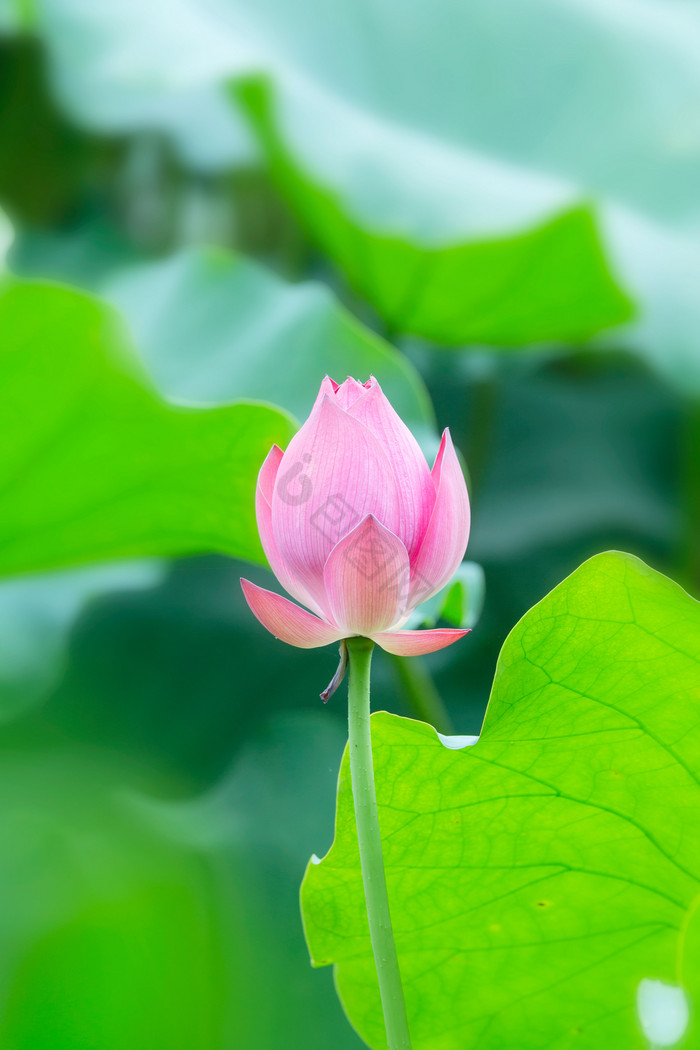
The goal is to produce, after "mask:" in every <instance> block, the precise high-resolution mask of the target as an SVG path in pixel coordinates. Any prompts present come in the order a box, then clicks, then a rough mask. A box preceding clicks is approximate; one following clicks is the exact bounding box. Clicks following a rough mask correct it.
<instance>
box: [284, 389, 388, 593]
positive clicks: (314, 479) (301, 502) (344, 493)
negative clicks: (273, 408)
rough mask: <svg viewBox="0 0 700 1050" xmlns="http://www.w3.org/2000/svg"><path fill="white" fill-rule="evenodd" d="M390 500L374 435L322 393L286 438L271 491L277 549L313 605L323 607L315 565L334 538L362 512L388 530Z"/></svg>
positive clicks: (385, 462) (348, 528)
mask: <svg viewBox="0 0 700 1050" xmlns="http://www.w3.org/2000/svg"><path fill="white" fill-rule="evenodd" d="M302 474H303V475H304V477H305V479H306V481H305V483H304V488H303V489H302V488H301V487H300V485H299V478H300V477H301V475H302ZM398 504H399V500H398V495H397V490H396V482H395V480H394V475H393V470H392V466H391V463H390V462H389V458H388V456H387V455H386V453H385V452H384V450H383V448H382V447H381V445H380V444H379V442H378V441H377V439H376V438H375V437H374V435H373V434H372V433H371V431H369V430H368V429H367V427H365V426H364V425H363V424H362V423H360V422H358V420H356V419H353V417H352V416H350V415H348V413H347V412H344V411H343V410H342V409H341V408H339V407H338V406H337V404H335V402H334V401H332V400H331V398H329V397H324V399H323V401H321V403H320V404H319V405H318V407H317V408H316V409H314V411H313V412H312V413H311V415H310V416H309V418H308V420H307V421H306V423H304V426H303V427H302V428H301V430H300V431H299V432H298V433H297V434H296V435H295V436H294V437H293V438H292V440H291V441H290V443H289V448H288V449H287V451H286V452H285V453H284V456H283V457H282V462H281V463H280V466H279V472H278V475H277V482H276V485H275V490H274V493H273V496H272V527H273V532H274V538H275V543H276V546H277V550H278V551H279V553H280V555H281V557H282V559H283V561H284V563H285V565H286V567H287V570H288V571H289V572H290V573H292V575H294V576H295V577H296V578H297V579H298V580H299V582H300V583H301V584H302V586H303V587H304V588H305V589H306V590H307V591H308V592H309V594H310V595H311V597H312V598H313V599H314V601H315V602H316V604H317V605H318V606H320V607H321V608H325V591H324V582H323V567H324V565H325V564H326V561H327V559H328V555H329V554H330V552H331V551H332V550H333V548H334V547H335V545H336V543H338V541H339V540H341V539H342V538H343V536H345V535H347V533H348V532H350V531H351V529H353V528H354V527H355V526H356V525H358V524H359V523H360V522H361V521H362V519H363V518H364V517H366V515H367V514H374V516H375V517H376V518H377V519H378V520H379V521H381V522H382V524H383V525H384V526H385V527H386V528H387V529H389V531H391V532H393V533H394V534H396V528H397V526H398V521H399V509H398Z"/></svg>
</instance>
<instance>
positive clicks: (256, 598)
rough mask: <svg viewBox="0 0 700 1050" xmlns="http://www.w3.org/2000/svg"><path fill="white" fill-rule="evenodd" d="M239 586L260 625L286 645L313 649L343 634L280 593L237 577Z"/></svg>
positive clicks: (336, 639) (327, 643)
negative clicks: (274, 592)
mask: <svg viewBox="0 0 700 1050" xmlns="http://www.w3.org/2000/svg"><path fill="white" fill-rule="evenodd" d="M241 587H242V588H243V594H244V595H245V600H246V601H247V602H248V605H249V606H250V609H251V611H252V612H253V614H254V615H255V616H257V618H258V619H259V620H260V623H261V624H262V625H263V627H266V628H267V629H268V631H269V632H270V634H274V636H275V638H280V639H281V640H282V641H283V642H286V643H287V644H288V645H296V646H297V647H298V648H299V649H316V648H318V646H320V645H330V643H331V642H337V641H339V640H340V639H341V638H342V637H343V634H342V631H339V630H338V628H337V627H332V626H331V625H330V624H328V623H325V622H324V621H323V620H320V619H319V618H318V616H314V614H313V613H310V612H307V611H306V609H300V608H299V606H298V605H295V604H294V602H290V601H289V600H288V599H287V598H283V597H282V595H281V594H273V592H272V591H266V590H265V589H264V588H263V587H258V586H257V585H256V584H254V583H251V582H250V580H244V579H241Z"/></svg>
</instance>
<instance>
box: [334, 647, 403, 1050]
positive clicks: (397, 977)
mask: <svg viewBox="0 0 700 1050" xmlns="http://www.w3.org/2000/svg"><path fill="white" fill-rule="evenodd" d="M346 644H347V647H348V657H349V671H350V680H349V684H348V726H349V736H350V744H349V746H350V776H351V779H352V794H353V799H354V801H355V820H356V822H357V841H358V843H359V846H360V865H361V867H362V882H363V884H364V888H365V902H366V905H367V918H368V920H369V934H370V938H371V941H372V951H373V952H374V962H375V965H376V967H377V977H378V979H379V993H380V995H381V999H382V1009H383V1011H384V1024H385V1025H386V1036H387V1042H388V1045H389V1050H411V1037H410V1035H409V1032H408V1021H407V1019H406V1004H405V1002H404V997H403V988H402V986H401V973H400V971H399V960H398V958H397V956H396V945H395V944H394V934H393V932H392V929H391V915H390V913H389V897H388V895H387V890H386V877H385V875H384V857H383V855H382V839H381V834H380V831H379V814H378V813H377V795H376V792H375V789H374V766H373V764H372V736H371V729H370V721H369V713H370V706H369V671H370V664H371V663H372V649H373V648H374V642H372V641H370V639H369V638H348V639H347V640H346Z"/></svg>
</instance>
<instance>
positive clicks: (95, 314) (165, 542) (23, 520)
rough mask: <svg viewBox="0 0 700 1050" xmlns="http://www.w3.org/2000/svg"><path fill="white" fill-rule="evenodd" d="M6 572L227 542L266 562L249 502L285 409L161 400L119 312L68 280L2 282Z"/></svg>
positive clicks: (288, 425) (232, 550) (2, 564)
mask: <svg viewBox="0 0 700 1050" xmlns="http://www.w3.org/2000/svg"><path fill="white" fill-rule="evenodd" d="M0 347H1V349H0V384H1V388H2V416H3V421H4V425H5V427H6V428H7V431H8V433H11V434H12V435H13V441H12V442H11V443H10V442H6V443H5V444H4V445H3V447H2V451H1V452H0V499H1V501H2V515H1V521H2V524H1V526H0V531H1V532H2V537H1V538H2V554H1V555H0V573H2V574H5V575H7V574H12V573H18V572H26V571H29V570H36V569H44V568H50V567H54V566H58V565H70V564H72V563H77V562H87V561H99V560H107V559H113V558H120V557H122V558H126V557H139V556H144V555H168V554H184V553H186V552H190V551H202V550H204V551H207V550H221V551H224V552H226V553H229V554H237V555H240V556H243V557H246V558H250V559H252V560H254V561H262V560H263V554H262V548H261V546H260V541H259V539H258V534H257V527H256V524H255V514H254V506H253V502H254V501H253V492H254V489H255V479H256V476H257V472H258V469H259V467H260V463H261V462H262V460H263V459H264V457H265V455H266V454H267V452H268V450H269V448H270V446H271V445H272V444H273V443H275V442H277V443H279V444H282V445H284V444H285V443H286V441H287V440H288V439H289V437H290V436H291V434H292V433H293V429H294V424H293V422H292V420H291V417H289V416H288V415H286V414H285V413H283V412H282V411H281V410H279V409H276V408H274V407H273V406H270V405H265V404H256V403H252V402H239V403H238V404H233V405H230V406H227V407H221V408H208V409H194V408H187V407H184V406H179V405H176V404H173V403H168V402H166V401H164V400H163V399H162V398H161V397H160V396H159V395H158V394H157V393H156V391H155V390H154V389H152V388H151V386H150V384H149V383H148V381H147V380H146V378H145V377H144V376H143V375H142V373H141V368H140V365H139V363H138V361H137V360H136V358H135V357H134V356H133V355H132V353H131V350H130V348H129V345H128V343H127V341H126V339H125V335H124V332H123V330H122V328H121V327H120V325H119V324H118V319H117V317H116V315H115V314H114V313H113V311H112V310H111V309H110V308H109V307H107V306H105V305H104V304H102V303H101V302H99V300H96V299H92V298H89V297H87V296H85V295H81V294H78V293H76V292H73V291H69V290H68V289H65V288H59V287H51V286H49V285H45V286H42V285H38V284H32V283H23V282H18V281H13V280H10V279H7V280H6V281H5V282H4V284H3V285H2V287H1V288H0Z"/></svg>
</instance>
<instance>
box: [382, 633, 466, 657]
mask: <svg viewBox="0 0 700 1050" xmlns="http://www.w3.org/2000/svg"><path fill="white" fill-rule="evenodd" d="M465 634H469V631H458V630H452V629H451V628H444V629H443V628H441V627H438V628H436V630H434V631H380V632H379V634H373V635H372V639H373V641H375V642H376V643H377V645H380V646H381V647H382V649H385V650H386V651H387V652H388V653H393V654H394V655H395V656H423V655H424V654H425V653H434V652H437V650H438V649H444V648H445V647H446V646H448V645H452V643H453V642H457V641H459V639H460V638H464V636H465Z"/></svg>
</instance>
